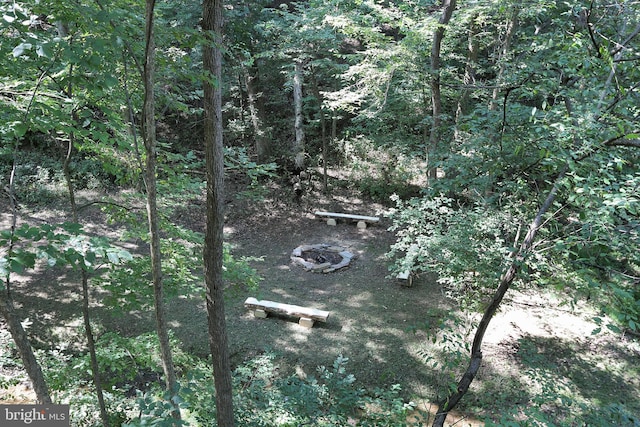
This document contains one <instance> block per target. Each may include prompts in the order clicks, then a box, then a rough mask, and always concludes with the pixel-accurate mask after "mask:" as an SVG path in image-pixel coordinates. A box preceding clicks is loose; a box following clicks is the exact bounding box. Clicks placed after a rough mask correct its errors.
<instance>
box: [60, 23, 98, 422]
mask: <svg viewBox="0 0 640 427" xmlns="http://www.w3.org/2000/svg"><path fill="white" fill-rule="evenodd" d="M65 35H66V34H65ZM72 77H73V65H72V66H70V67H69V86H68V88H67V91H66V92H67V97H68V98H71V97H72V96H73V88H72V85H71V82H72V81H73V78H72ZM71 119H72V121H73V122H77V114H76V113H75V111H74V112H73V113H72V114H71ZM74 144H75V135H74V133H73V132H71V133H70V134H69V145H68V146H67V155H66V156H65V158H64V161H63V162H62V173H63V174H64V178H65V181H66V182H67V191H68V193H69V205H70V207H71V217H72V220H73V222H75V223H78V205H77V204H76V196H75V189H74V187H73V181H72V180H71V170H70V168H69V165H70V163H71V159H72V157H73V146H74ZM80 274H81V282H82V319H83V321H84V333H85V336H86V337H87V348H88V349H89V359H90V362H91V376H92V378H93V385H94V387H95V388H96V397H97V398H98V408H99V409H100V419H101V420H102V425H103V426H104V427H109V415H108V414H107V407H106V405H105V403H104V394H103V393H102V380H101V379H100V366H99V365H98V357H97V355H96V343H95V339H94V336H93V330H92V328H91V313H90V311H89V273H88V272H87V271H86V270H85V269H84V268H82V269H81V270H80Z"/></svg>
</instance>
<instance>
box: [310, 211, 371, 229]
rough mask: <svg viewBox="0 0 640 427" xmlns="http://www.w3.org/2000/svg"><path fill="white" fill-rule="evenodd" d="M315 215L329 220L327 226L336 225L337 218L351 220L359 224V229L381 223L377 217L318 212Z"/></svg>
mask: <svg viewBox="0 0 640 427" xmlns="http://www.w3.org/2000/svg"><path fill="white" fill-rule="evenodd" d="M315 215H316V216H320V217H324V218H327V225H336V218H340V219H351V220H354V221H357V222H358V228H360V229H365V228H367V224H368V223H375V222H378V221H380V218H379V217H377V216H366V215H355V214H347V213H339V212H323V211H316V212H315Z"/></svg>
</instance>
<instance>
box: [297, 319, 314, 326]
mask: <svg viewBox="0 0 640 427" xmlns="http://www.w3.org/2000/svg"><path fill="white" fill-rule="evenodd" d="M314 323H315V322H314V320H313V319H309V318H307V317H301V318H300V320H299V321H298V324H299V325H300V326H304V327H305V328H313V324H314Z"/></svg>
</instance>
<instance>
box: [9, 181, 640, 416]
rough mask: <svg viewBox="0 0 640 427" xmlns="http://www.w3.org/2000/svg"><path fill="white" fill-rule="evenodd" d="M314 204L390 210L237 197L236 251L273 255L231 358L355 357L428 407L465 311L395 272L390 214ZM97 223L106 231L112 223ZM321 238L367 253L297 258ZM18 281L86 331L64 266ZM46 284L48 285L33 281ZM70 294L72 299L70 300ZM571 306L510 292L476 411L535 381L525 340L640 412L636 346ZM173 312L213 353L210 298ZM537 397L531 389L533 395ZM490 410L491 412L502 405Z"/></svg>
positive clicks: (190, 340)
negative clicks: (523, 378) (318, 313)
mask: <svg viewBox="0 0 640 427" xmlns="http://www.w3.org/2000/svg"><path fill="white" fill-rule="evenodd" d="M202 209H203V206H202V204H200V203H198V204H194V205H193V206H189V207H185V208H184V209H183V212H182V214H181V216H180V221H182V222H184V223H186V224H189V225H190V227H192V228H194V229H196V230H200V231H202V229H203V225H204V214H203V211H202ZM315 210H328V211H334V212H350V213H357V214H363V215H380V214H383V212H384V207H383V206H381V205H379V204H375V203H371V202H368V201H366V200H363V199H361V198H359V197H357V196H355V195H354V194H353V192H350V191H348V190H345V189H340V188H336V189H335V190H334V191H333V192H332V194H331V196H329V197H325V196H321V195H320V194H319V193H318V194H313V195H308V196H305V197H304V198H303V199H302V201H301V202H300V203H295V202H291V201H290V198H289V197H288V196H287V195H286V194H283V193H282V191H280V189H278V188H274V189H273V191H271V193H270V195H269V196H267V198H266V199H265V200H262V201H260V202H250V201H248V200H244V201H239V200H237V199H235V197H233V195H230V196H229V203H228V204H227V220H226V227H225V232H226V236H227V240H228V241H229V242H231V243H232V244H233V247H234V249H233V251H234V254H235V255H237V256H240V255H244V256H251V257H261V258H262V260H261V261H252V262H251V265H252V266H253V267H254V268H255V269H257V271H258V272H259V274H260V275H261V276H262V277H263V278H264V280H263V281H262V283H261V286H260V290H259V291H258V292H257V293H251V294H248V293H246V294H243V293H242V292H234V293H231V294H229V296H228V298H227V301H226V314H227V327H228V335H229V340H230V342H229V345H230V351H231V354H232V363H233V364H234V365H238V364H240V363H242V362H244V361H246V360H248V359H250V358H251V357H252V356H254V355H256V354H260V353H262V352H264V351H272V352H274V353H275V354H277V355H278V356H280V360H281V363H282V370H283V372H287V373H291V372H296V373H298V374H299V375H303V376H304V375H314V373H315V370H316V367H317V366H320V365H325V366H329V365H331V364H332V363H333V361H334V360H335V359H336V357H337V356H338V355H343V356H345V357H348V358H349V363H348V365H347V369H348V370H349V371H350V372H351V373H353V374H354V375H355V377H356V378H357V380H358V381H359V384H361V385H362V386H364V387H370V388H373V387H383V386H388V385H391V384H395V383H399V384H401V385H402V387H403V390H404V395H405V396H406V397H407V398H408V399H409V398H411V399H414V400H415V401H417V402H421V405H423V407H422V409H429V408H428V404H427V403H424V402H428V401H429V400H430V399H433V398H434V393H435V392H437V390H435V389H434V385H437V384H439V381H441V379H442V373H441V372H440V370H439V369H437V368H433V367H431V365H427V364H426V363H425V359H426V357H427V356H428V355H430V354H432V353H430V352H431V348H432V344H431V340H430V335H429V333H428V332H427V331H433V330H434V328H436V327H437V325H439V323H440V320H441V319H442V318H444V317H445V316H447V314H448V313H449V312H451V311H452V310H455V304H454V303H453V302H452V301H448V300H447V299H446V298H445V297H444V296H443V293H442V291H441V289H440V287H439V285H438V284H437V283H436V282H435V280H434V279H433V277H426V276H422V277H418V278H417V279H416V280H415V281H414V283H413V286H412V287H405V286H401V285H400V284H399V282H398V281H397V280H396V279H394V278H388V277H387V276H388V274H389V272H388V261H387V260H386V259H385V253H386V252H387V251H388V249H389V246H390V245H391V244H392V243H393V242H394V235H393V233H391V232H389V231H387V228H388V226H389V225H390V223H389V222H388V220H387V219H385V218H384V217H383V218H382V220H381V222H380V223H379V224H376V225H371V226H369V227H368V228H367V229H365V230H360V229H358V228H357V227H356V226H355V224H354V223H350V222H345V221H339V222H338V225H337V226H328V225H327V224H326V223H325V222H324V221H323V220H320V219H318V218H316V217H315V216H314V215H313V211H315ZM61 212H62V211H56V210H55V209H54V210H51V211H50V212H46V213H45V212H41V213H37V214H35V213H34V214H33V215H32V216H30V219H29V220H30V221H46V220H56V221H59V220H60V216H61V215H62V214H61ZM0 215H1V216H0V228H5V227H6V225H7V224H8V220H9V216H8V214H7V212H6V211H3V210H0ZM91 218H92V219H94V220H98V219H99V214H97V213H95V212H94V213H93V214H92V216H91ZM96 226H97V228H96V231H99V230H100V227H101V226H99V225H98V224H97V225H96ZM110 233H114V231H113V230H111V231H110ZM318 243H327V244H331V245H337V246H342V247H345V248H347V250H349V251H350V252H352V253H354V254H356V259H355V260H354V261H353V263H352V265H351V266H350V267H349V268H347V269H344V270H342V271H338V272H333V273H328V274H321V273H312V272H308V271H305V270H304V269H303V268H302V267H300V266H298V265H294V264H293V263H292V262H291V260H290V255H291V251H292V250H293V249H294V248H296V247H298V246H300V245H302V244H318ZM17 278H18V279H20V282H19V284H17V285H16V288H15V291H16V301H17V302H18V304H19V305H20V306H21V310H22V313H23V316H24V317H25V318H27V317H28V318H30V319H32V320H33V321H34V323H35V324H36V326H38V327H42V328H45V329H49V330H51V331H52V334H53V335H60V332H59V330H60V329H63V330H64V329H67V330H68V331H71V330H77V326H78V325H79V324H80V322H79V318H78V313H79V307H78V306H77V305H76V303H75V302H74V301H73V297H69V295H73V294H74V293H75V291H74V290H73V289H75V287H76V286H77V285H76V284H75V283H73V277H69V276H67V274H66V273H64V272H59V273H56V274H55V275H52V274H50V273H49V274H48V273H45V272H42V271H39V272H37V274H34V275H30V276H22V277H17ZM36 281H37V282H38V286H32V285H33V284H34V282H36ZM62 294H65V295H66V298H67V299H66V300H62V301H61V300H60V298H59V296H60V295H62ZM249 296H253V297H256V298H258V299H268V300H272V301H278V302H283V303H289V304H296V305H302V306H308V307H313V308H317V309H322V310H327V311H329V312H330V316H329V319H328V321H327V322H326V323H316V325H315V326H314V327H313V328H311V329H307V328H304V327H301V326H300V325H298V324H297V322H296V321H295V319H286V318H283V317H277V316H270V317H269V318H267V319H258V318H254V317H253V315H252V314H251V313H250V312H249V311H247V310H246V309H245V308H244V306H243V302H244V300H245V299H246V298H247V297H249ZM564 303H565V301H564V300H563V299H562V298H559V297H558V296H557V295H556V296H553V295H533V294H525V293H519V292H511V293H510V294H509V296H508V298H507V300H506V301H505V304H504V307H503V309H502V310H501V312H500V313H499V314H498V315H497V316H496V317H495V318H494V319H493V321H492V324H491V326H490V330H489V331H488V333H487V335H486V338H485V345H484V362H483V366H482V368H481V370H480V374H479V375H478V377H477V378H476V381H475V382H474V384H473V385H472V392H471V393H470V394H469V395H468V396H467V397H465V400H466V401H465V402H464V403H465V405H464V406H465V407H466V408H468V409H469V410H471V409H472V408H474V407H477V406H475V405H476V404H481V402H484V403H486V402H487V401H490V400H491V398H490V397H489V398H487V396H486V395H485V396H483V393H484V391H485V390H488V389H490V387H489V386H490V385H492V386H496V385H497V386H500V385H501V384H504V385H505V388H506V389H507V391H508V390H510V389H513V388H514V387H521V388H523V389H526V388H527V384H526V383H519V382H518V376H519V372H520V369H522V368H523V365H522V361H521V358H520V355H521V354H522V351H523V349H522V346H523V343H524V342H525V340H526V342H527V343H534V345H533V348H531V344H527V349H526V350H527V351H528V352H529V353H531V352H532V351H533V352H534V353H536V352H537V354H539V355H540V357H543V358H545V359H546V360H547V361H548V360H551V361H552V362H553V363H555V364H556V365H557V367H558V372H560V373H562V374H563V375H564V377H566V378H569V379H571V380H572V381H573V382H574V383H579V384H584V387H586V389H585V390H584V395H585V396H588V395H589V394H593V393H595V392H596V390H595V388H596V387H597V388H603V387H604V388H605V389H607V390H608V389H610V390H611V393H612V394H615V395H618V396H620V397H619V400H620V401H622V400H624V401H625V402H626V404H627V405H628V407H630V408H636V409H638V411H639V412H640V398H639V397H638V393H637V391H638V390H640V380H639V377H640V374H639V373H638V369H637V366H638V362H639V361H640V346H639V345H638V343H637V341H633V340H628V339H626V338H625V339H621V338H620V337H619V336H616V335H613V334H609V333H606V332H605V333H602V334H599V335H596V336H592V335H591V332H592V331H593V330H594V329H595V328H596V325H595V323H594V322H593V321H592V320H591V318H592V317H593V316H594V314H595V313H594V312H593V311H592V310H591V309H589V307H587V306H585V305H577V306H574V307H571V306H568V305H565V304H564ZM168 307H169V322H170V325H171V327H172V329H173V331H174V332H175V334H176V336H177V337H178V338H179V340H180V341H181V342H182V344H183V346H184V348H185V349H187V350H189V351H192V352H195V353H197V354H199V355H202V356H206V354H207V353H208V341H207V323H206V313H205V309H204V303H203V302H202V301H200V300H193V299H186V298H178V299H175V300H173V301H171V302H170V303H169V305H168ZM71 313H73V314H71ZM103 314H104V316H103V321H104V322H105V324H107V325H110V326H111V327H114V328H116V329H118V330H120V331H121V332H123V333H126V334H137V333H142V332H147V331H151V330H153V322H152V315H151V313H130V316H128V317H127V318H120V319H112V318H109V316H108V313H103ZM0 326H2V327H4V325H0ZM36 326H34V328H35V327H36ZM56 330H57V331H58V332H55V333H54V331H56ZM624 372H631V373H632V375H623V373H624ZM580 378H582V379H580ZM533 392H534V391H533V390H531V391H530V392H528V391H527V390H524V391H523V393H524V395H525V396H526V395H527V393H533ZM526 403H527V402H525V401H514V402H513V404H514V405H520V404H526ZM487 409H488V411H489V413H491V412H492V411H495V410H497V408H487ZM458 425H462V424H458Z"/></svg>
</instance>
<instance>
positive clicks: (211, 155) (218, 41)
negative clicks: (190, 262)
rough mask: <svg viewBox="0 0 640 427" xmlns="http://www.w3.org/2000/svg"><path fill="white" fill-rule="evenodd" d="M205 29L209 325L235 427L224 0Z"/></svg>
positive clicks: (209, 4)
mask: <svg viewBox="0 0 640 427" xmlns="http://www.w3.org/2000/svg"><path fill="white" fill-rule="evenodd" d="M202 29H203V31H204V32H205V34H206V36H207V37H209V38H210V39H209V41H208V43H207V44H206V45H205V46H204V49H203V54H202V61H203V66H204V70H205V73H206V74H207V75H209V76H211V77H212V78H213V80H214V81H211V79H205V81H204V146H205V161H206V175H207V202H206V204H207V220H206V223H207V226H206V232H205V242H204V253H203V255H204V275H205V287H206V299H207V300H206V305H207V316H208V325H209V346H210V348H211V358H212V363H213V377H214V385H215V389H216V420H217V425H218V426H219V427H233V426H234V425H235V422H234V418H233V389H232V385H231V363H230V360H229V349H228V343H227V326H226V320H225V313H224V282H223V276H222V259H223V258H222V255H223V226H224V158H223V141H222V137H223V133H222V131H223V128H222V87H221V82H222V52H221V50H220V49H221V46H222V0H204V2H203V5H202Z"/></svg>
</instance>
